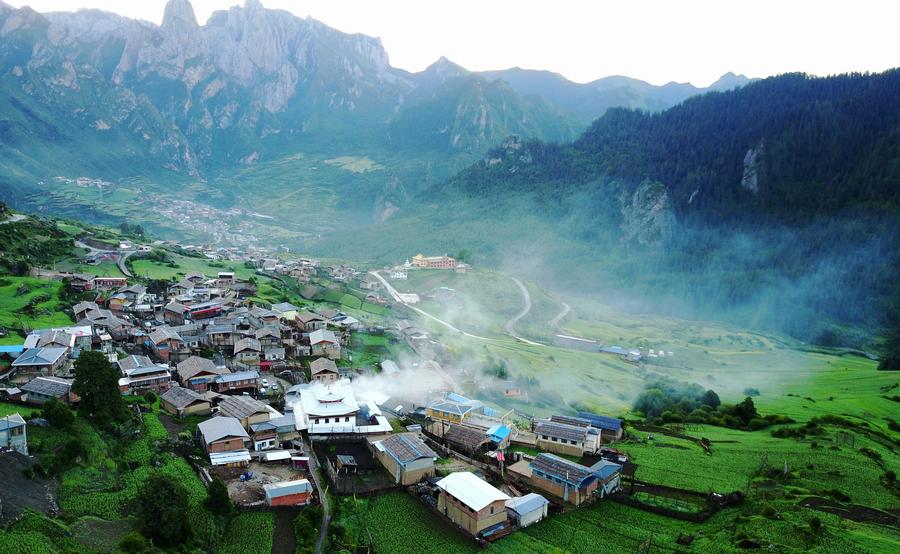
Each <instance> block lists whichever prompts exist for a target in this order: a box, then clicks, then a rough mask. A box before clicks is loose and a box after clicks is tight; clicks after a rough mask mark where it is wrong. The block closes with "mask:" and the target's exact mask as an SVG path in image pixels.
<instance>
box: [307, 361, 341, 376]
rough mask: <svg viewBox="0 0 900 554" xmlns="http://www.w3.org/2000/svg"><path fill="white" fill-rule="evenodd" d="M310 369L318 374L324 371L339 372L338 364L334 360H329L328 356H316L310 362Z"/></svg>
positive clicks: (313, 373)
mask: <svg viewBox="0 0 900 554" xmlns="http://www.w3.org/2000/svg"><path fill="white" fill-rule="evenodd" d="M309 370H310V373H312V375H317V374H319V373H322V372H323V371H330V372H332V373H337V371H338V368H337V364H336V363H334V360H329V359H328V358H316V359H315V360H313V361H312V362H311V363H310V364H309Z"/></svg>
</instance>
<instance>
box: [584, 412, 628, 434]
mask: <svg viewBox="0 0 900 554" xmlns="http://www.w3.org/2000/svg"><path fill="white" fill-rule="evenodd" d="M578 417H580V418H582V419H586V420H588V421H590V422H591V426H592V427H596V428H598V429H606V430H607V431H619V430H620V429H622V420H621V419H617V418H614V417H609V416H602V415H596V414H592V413H590V412H578Z"/></svg>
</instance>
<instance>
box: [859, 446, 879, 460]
mask: <svg viewBox="0 0 900 554" xmlns="http://www.w3.org/2000/svg"><path fill="white" fill-rule="evenodd" d="M859 451H860V453H861V454H862V455H864V456H868V457H869V458H872V459H873V460H875V461H880V460H881V453H880V452H878V451H877V450H873V449H872V448H869V447H868V446H863V447H862V448H860V449H859Z"/></svg>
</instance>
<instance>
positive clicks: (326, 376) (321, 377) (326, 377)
mask: <svg viewBox="0 0 900 554" xmlns="http://www.w3.org/2000/svg"><path fill="white" fill-rule="evenodd" d="M337 380H338V374H337V373H334V372H331V371H323V372H322V373H316V374H315V375H313V381H322V382H323V383H330V382H334V381H337Z"/></svg>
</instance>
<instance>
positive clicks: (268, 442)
mask: <svg viewBox="0 0 900 554" xmlns="http://www.w3.org/2000/svg"><path fill="white" fill-rule="evenodd" d="M250 442H251V443H252V444H253V450H256V451H257V452H258V451H262V450H269V449H271V448H277V447H278V428H277V426H276V425H275V424H274V423H272V421H271V420H268V421H261V422H259V423H251V424H250Z"/></svg>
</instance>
